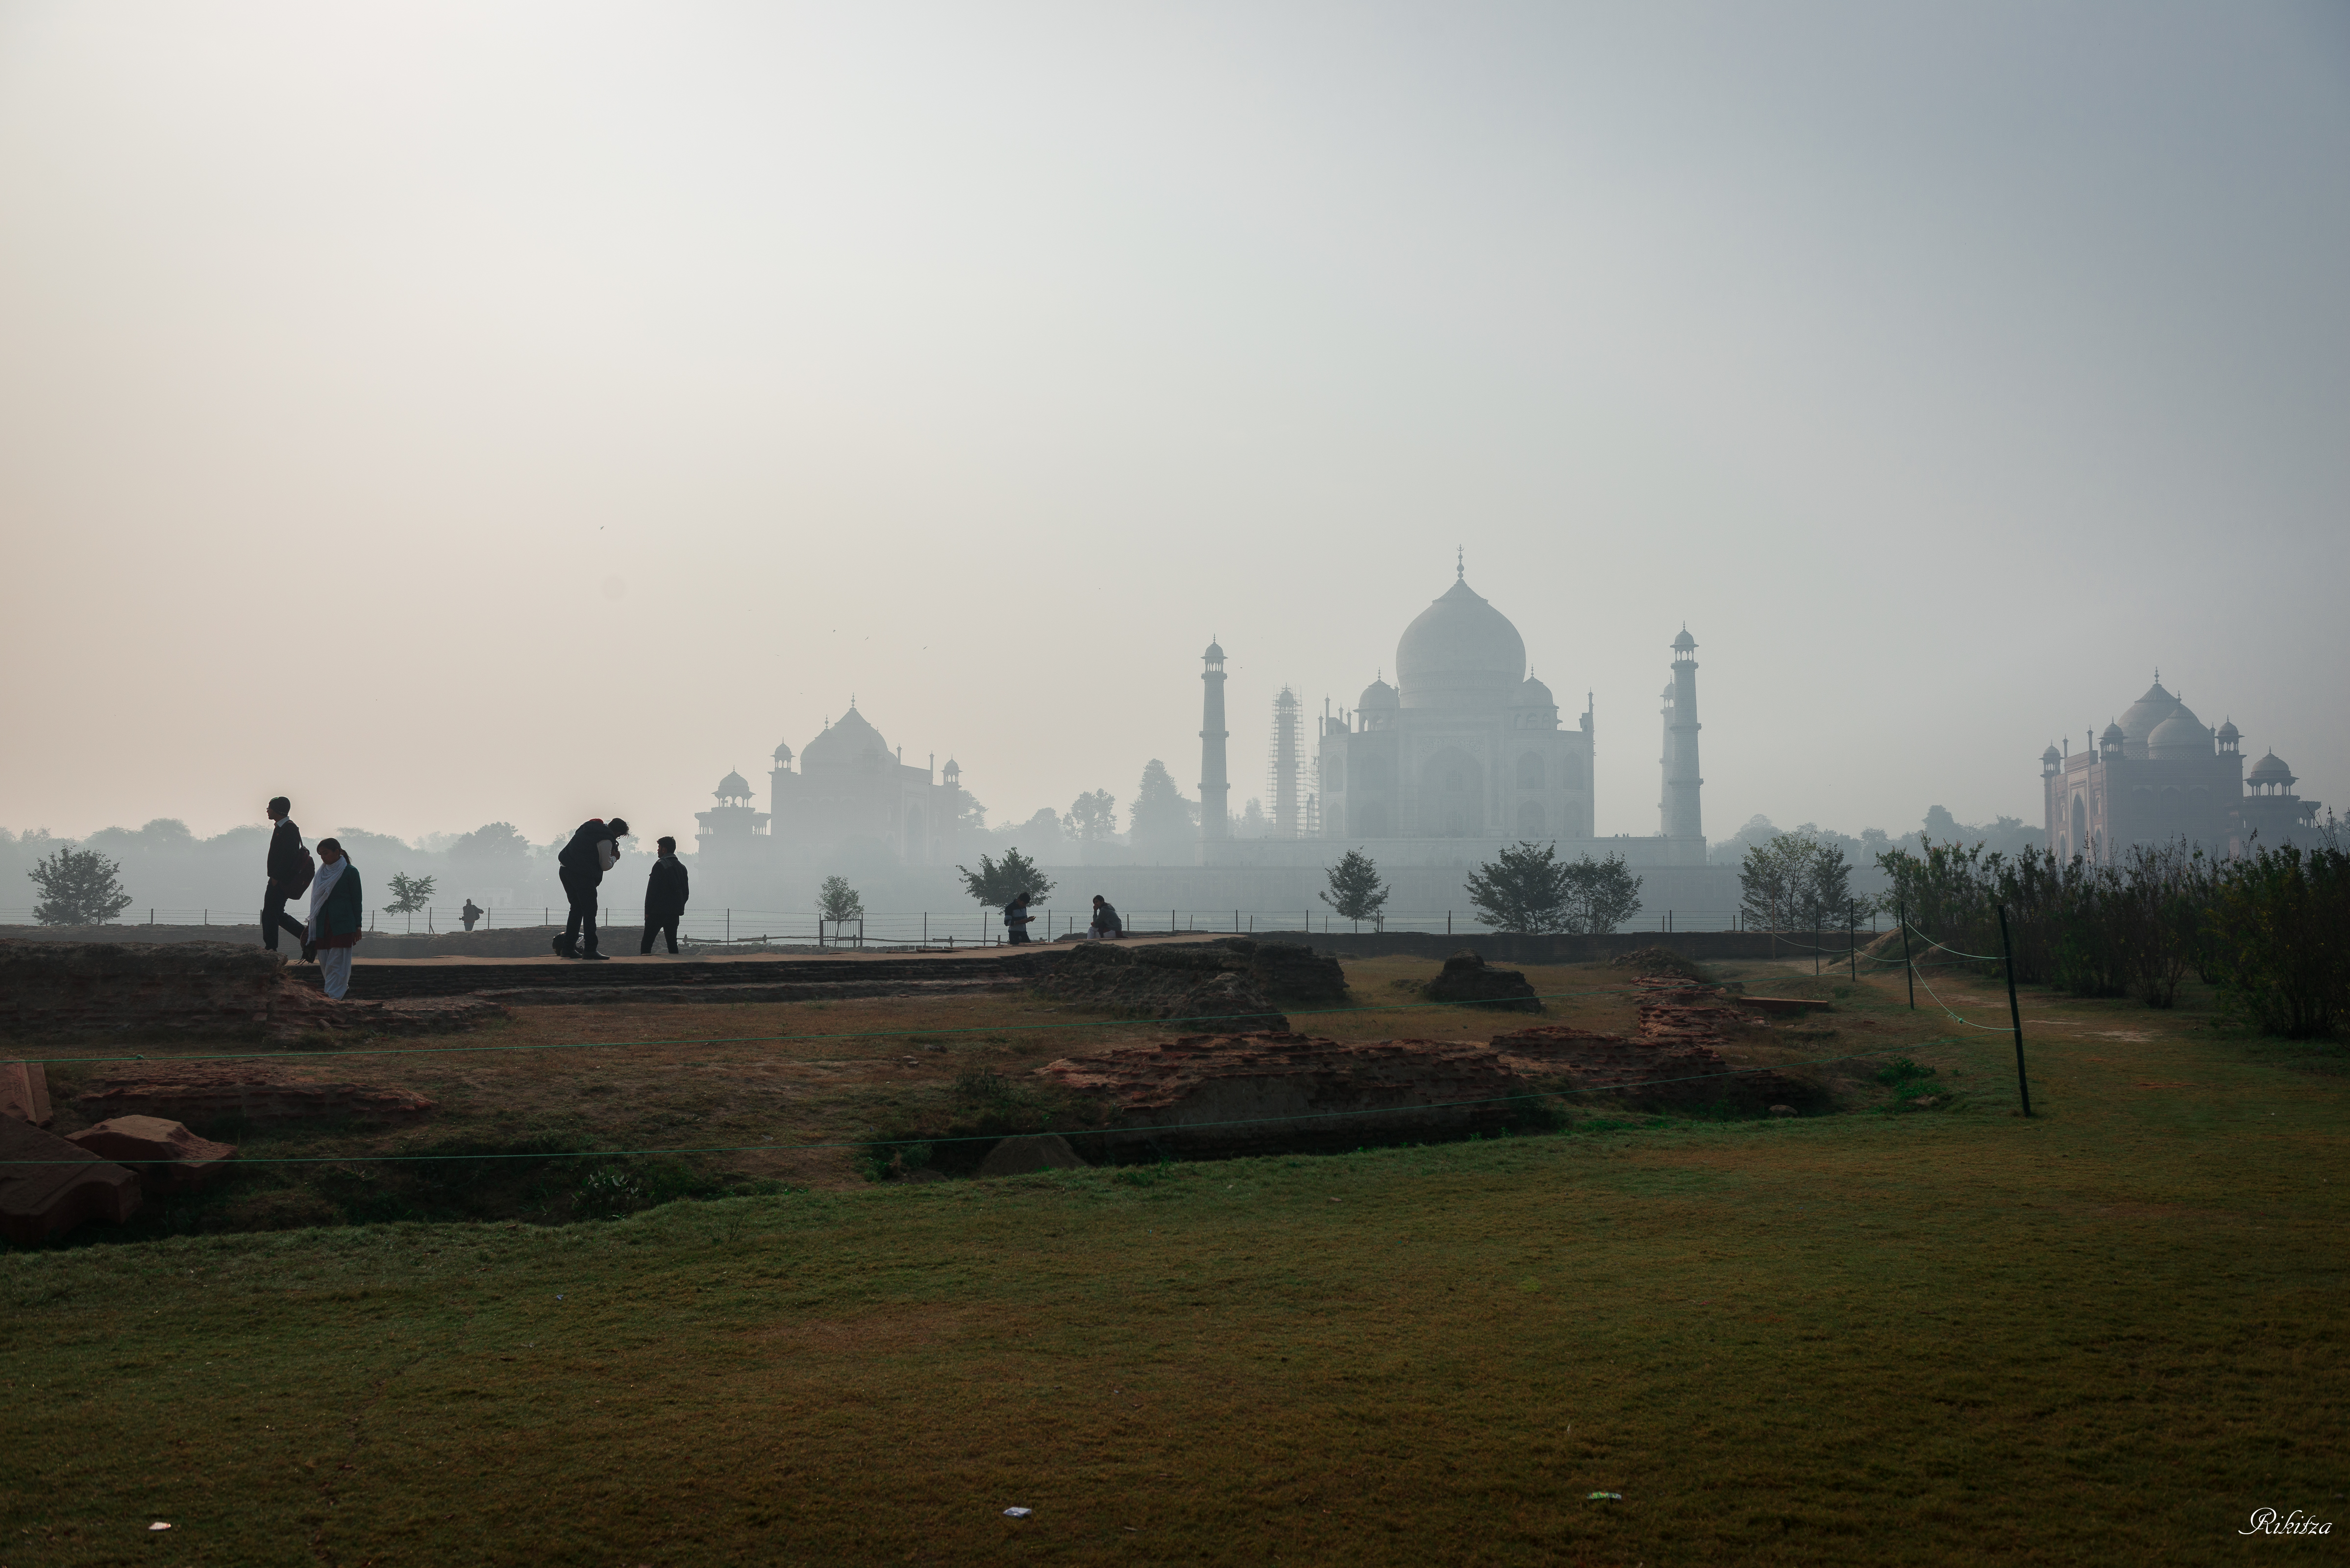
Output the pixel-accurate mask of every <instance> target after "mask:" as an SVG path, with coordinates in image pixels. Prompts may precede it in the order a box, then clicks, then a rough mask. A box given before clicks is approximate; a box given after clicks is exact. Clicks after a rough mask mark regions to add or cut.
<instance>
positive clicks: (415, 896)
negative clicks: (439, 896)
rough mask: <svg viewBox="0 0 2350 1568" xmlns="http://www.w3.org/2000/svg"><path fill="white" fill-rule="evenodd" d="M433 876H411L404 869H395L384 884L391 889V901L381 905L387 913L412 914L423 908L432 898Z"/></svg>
mask: <svg viewBox="0 0 2350 1568" xmlns="http://www.w3.org/2000/svg"><path fill="white" fill-rule="evenodd" d="M432 883H433V878H432V877H411V876H410V875H409V874H408V873H407V872H405V871H395V872H393V873H392V874H391V880H390V881H389V882H387V883H385V884H384V886H385V887H387V888H390V889H391V902H390V903H389V904H386V905H385V906H384V907H383V912H384V913H385V914H387V915H412V914H414V913H416V911H417V910H419V909H422V908H424V906H425V905H426V904H427V903H428V902H430V901H431V899H432Z"/></svg>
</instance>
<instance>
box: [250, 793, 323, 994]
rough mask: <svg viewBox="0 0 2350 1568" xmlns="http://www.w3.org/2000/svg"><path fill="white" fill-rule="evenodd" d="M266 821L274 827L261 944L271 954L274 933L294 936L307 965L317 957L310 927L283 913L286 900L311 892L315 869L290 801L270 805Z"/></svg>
mask: <svg viewBox="0 0 2350 1568" xmlns="http://www.w3.org/2000/svg"><path fill="white" fill-rule="evenodd" d="M268 809H269V820H270V821H271V822H272V823H274V824H276V826H273V827H272V828H270V830H269V881H268V884H267V886H265V887H264V888H262V890H261V945H262V946H263V947H265V948H267V949H268V950H270V951H271V952H276V950H277V933H278V932H279V931H281V930H283V931H291V932H293V933H294V940H296V941H297V942H299V943H301V944H302V961H303V962H304V963H309V962H312V961H315V960H316V959H317V956H318V950H317V949H316V948H314V947H312V946H311V945H310V928H309V927H307V926H306V925H304V924H303V923H302V922H301V921H299V920H297V919H295V918H294V917H293V916H291V915H289V914H287V913H286V899H288V898H300V897H301V896H302V895H303V894H305V893H307V892H308V891H309V890H310V878H311V877H314V876H316V875H317V865H316V864H315V863H314V862H313V861H312V860H311V858H310V852H309V851H308V850H307V849H305V848H303V847H302V830H301V829H300V828H298V827H296V826H294V823H293V819H292V817H293V811H294V804H293V802H291V801H289V800H287V799H286V797H285V796H284V795H282V794H281V795H279V796H277V797H276V799H275V800H272V801H271V802H270V803H269V808H268Z"/></svg>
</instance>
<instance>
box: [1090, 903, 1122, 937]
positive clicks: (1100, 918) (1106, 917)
mask: <svg viewBox="0 0 2350 1568" xmlns="http://www.w3.org/2000/svg"><path fill="white" fill-rule="evenodd" d="M1086 934H1087V936H1089V937H1091V938H1093V939H1094V940H1096V941H1110V940H1116V939H1117V938H1119V937H1122V936H1124V935H1126V927H1125V926H1124V925H1123V924H1122V923H1121V922H1120V921H1119V919H1118V908H1117V906H1116V905H1114V904H1112V903H1111V902H1110V901H1109V900H1108V899H1107V898H1103V897H1102V896H1101V895H1100V894H1099V893H1096V894H1095V895H1094V923H1093V927H1092V929H1089V930H1088V931H1087V933H1086Z"/></svg>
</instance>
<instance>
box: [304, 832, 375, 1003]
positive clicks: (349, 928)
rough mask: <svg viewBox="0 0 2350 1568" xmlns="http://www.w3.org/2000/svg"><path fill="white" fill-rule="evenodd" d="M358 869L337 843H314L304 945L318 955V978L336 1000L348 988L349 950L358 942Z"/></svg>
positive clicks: (322, 839)
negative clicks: (315, 858) (313, 870)
mask: <svg viewBox="0 0 2350 1568" xmlns="http://www.w3.org/2000/svg"><path fill="white" fill-rule="evenodd" d="M359 898H360V894H359V868H358V867H355V866H353V865H352V864H351V857H349V856H348V855H346V854H344V853H343V846H342V845H341V843H340V842H339V841H338V840H336V839H332V838H321V839H320V840H318V875H317V877H315V878H314V879H313V880H312V881H311V883H310V927H309V929H308V930H307V932H306V933H305V934H304V937H303V942H304V945H305V946H307V947H308V948H311V949H313V950H316V951H317V955H318V978H319V980H320V981H323V982H324V983H325V985H326V988H327V994H328V996H331V997H334V998H335V999H336V1000H338V1001H340V1000H341V999H342V996H343V994H344V993H345V992H348V991H349V990H350V989H351V950H352V949H353V948H355V947H357V946H359V925H360V920H361V917H362V915H363V913H364V911H363V909H362V908H361V906H360V903H359Z"/></svg>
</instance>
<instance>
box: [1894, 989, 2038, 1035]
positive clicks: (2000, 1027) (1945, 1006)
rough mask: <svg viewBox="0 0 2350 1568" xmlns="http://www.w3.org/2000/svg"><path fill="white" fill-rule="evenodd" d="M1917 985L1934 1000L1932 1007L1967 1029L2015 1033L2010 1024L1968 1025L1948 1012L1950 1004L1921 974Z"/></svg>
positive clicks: (1956, 1015)
mask: <svg viewBox="0 0 2350 1568" xmlns="http://www.w3.org/2000/svg"><path fill="white" fill-rule="evenodd" d="M1918 984H1920V985H1922V986H1924V987H1925V988H1926V994H1927V995H1929V996H1930V997H1932V998H1933V999H1934V1005H1935V1006H1937V1007H1939V1008H1940V1009H1941V1010H1942V1012H1943V1013H1944V1014H1945V1015H1947V1016H1948V1017H1950V1018H1952V1019H1955V1020H1956V1021H1957V1022H1959V1023H1964V1024H1966V1026H1967V1027H1968V1028H1970V1029H1980V1030H1982V1031H1983V1032H1984V1033H1989V1034H2012V1033H2015V1028H2014V1026H2013V1025H2012V1024H1992V1023H1970V1022H1969V1021H1968V1020H1966V1019H1964V1018H1960V1016H1959V1015H1958V1014H1957V1013H1956V1012H1951V1011H1950V1003H1949V1002H1944V1001H1943V1000H1942V998H1941V993H1940V992H1937V991H1936V990H1935V989H1934V982H1933V981H1930V980H1928V979H1927V978H1926V977H1925V976H1924V975H1922V974H1921V975H1919V976H1918Z"/></svg>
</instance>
